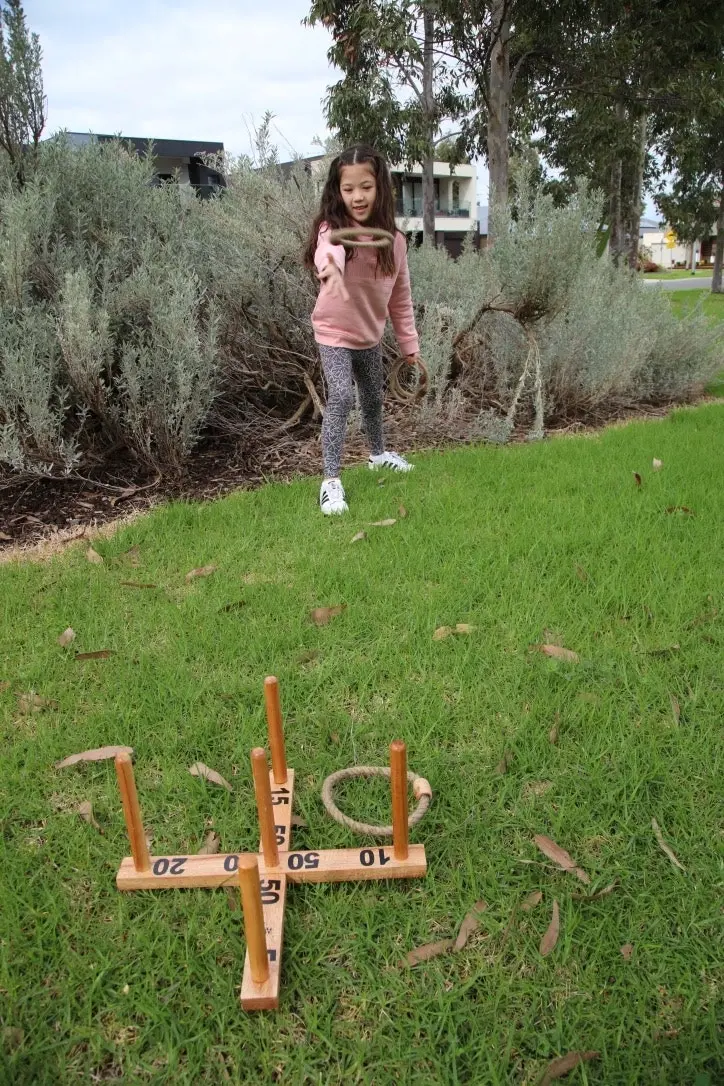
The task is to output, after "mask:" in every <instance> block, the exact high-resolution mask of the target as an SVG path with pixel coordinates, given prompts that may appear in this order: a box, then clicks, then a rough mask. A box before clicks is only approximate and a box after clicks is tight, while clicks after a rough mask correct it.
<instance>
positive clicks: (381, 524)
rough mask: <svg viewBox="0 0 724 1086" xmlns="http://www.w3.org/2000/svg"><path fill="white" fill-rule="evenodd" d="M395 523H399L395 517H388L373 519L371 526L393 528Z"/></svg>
mask: <svg viewBox="0 0 724 1086" xmlns="http://www.w3.org/2000/svg"><path fill="white" fill-rule="evenodd" d="M393 524H397V521H396V520H395V519H394V517H388V518H387V520H373V521H372V524H371V525H370V527H372V528H391V527H392V525H393Z"/></svg>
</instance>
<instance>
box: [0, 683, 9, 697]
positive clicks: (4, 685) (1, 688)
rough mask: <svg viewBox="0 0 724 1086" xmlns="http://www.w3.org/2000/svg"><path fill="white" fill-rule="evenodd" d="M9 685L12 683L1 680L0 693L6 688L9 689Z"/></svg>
mask: <svg viewBox="0 0 724 1086" xmlns="http://www.w3.org/2000/svg"><path fill="white" fill-rule="evenodd" d="M11 685H12V683H9V682H1V683H0V694H3V693H4V692H5V691H6V690H9V689H10V687H11Z"/></svg>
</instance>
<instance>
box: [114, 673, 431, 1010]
mask: <svg viewBox="0 0 724 1086" xmlns="http://www.w3.org/2000/svg"><path fill="white" fill-rule="evenodd" d="M264 696H265V702H266V713H267V725H268V735H269V748H270V750H271V763H272V768H271V770H269V769H268V766H267V760H266V752H265V751H264V749H263V748H262V747H256V748H255V749H254V750H252V752H251V765H252V773H253V778H254V791H255V793H256V806H257V815H258V818H259V829H260V832H261V841H260V845H259V853H258V855H257V854H255V853H237V852H230V853H223V854H218V855H215V856H199V855H192V856H149V854H148V846H147V844H146V838H145V834H144V832H143V821H142V818H141V809H140V806H139V803H138V795H137V793H136V785H135V781H134V777H133V766H132V764H131V759H130V756H129V755H128V754H119V755H118V756H117V757H116V772H117V774H118V783H119V786H120V790H121V799H122V801H123V813H124V815H125V819H126V828H127V830H128V836H129V839H130V843H131V856H129V857H126V858H125V859H124V860H122V861H121V866H120V867H119V869H118V874H117V876H116V885H117V887H118V889H119V890H159V889H169V888H172V887H189V886H195V887H209V888H213V887H217V886H229V885H232V884H234V883H237V882H238V885H239V887H240V890H241V898H242V907H243V913H244V929H245V932H246V943H247V952H246V959H245V961H244V974H243V979H242V984H241V1005H242V1007H243V1008H244V1010H274V1009H276V1008H277V1007H278V1006H279V983H280V974H281V960H282V940H283V933H284V908H285V905H286V896H287V882H288V881H289V882H349V881H352V880H356V879H361V880H370V879H409V878H419V877H421V876H423V875H425V874H426V872H427V860H426V858H425V847H424V845H411V844H409V841H408V803H407V754H406V749H405V744H404V743H403V742H401V741H400V740H395V741H394V742H393V743H391V744H390V767H391V786H392V828H393V840H392V847H389V846H384V847H382V848H380V847H379V846H375V847H374V848H370V847H367V848H361V849H358V848H340V849H320V850H318V851H314V850H312V849H308V850H304V851H299V852H295V851H292V849H291V836H292V807H293V803H294V770H293V769H289V768H287V763H286V755H285V749H284V733H283V729H282V717H281V707H280V702H279V684H278V682H277V680H276V679H275V678H274V677H273V676H270V677H269V678H267V679H266V680H265V682H264Z"/></svg>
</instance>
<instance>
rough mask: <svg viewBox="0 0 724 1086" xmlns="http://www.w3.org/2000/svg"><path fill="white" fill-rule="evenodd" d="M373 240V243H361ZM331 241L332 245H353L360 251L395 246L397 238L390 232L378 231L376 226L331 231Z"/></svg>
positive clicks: (351, 227)
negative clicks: (368, 239)
mask: <svg viewBox="0 0 724 1086" xmlns="http://www.w3.org/2000/svg"><path fill="white" fill-rule="evenodd" d="M361 238H372V241H361V240H360V239H361ZM329 240H330V242H331V243H332V245H352V246H355V247H356V248H358V249H384V248H386V247H387V246H388V245H393V244H394V241H395V238H394V235H393V234H391V233H390V232H389V230H378V229H377V227H375V226H350V227H345V228H344V229H343V230H331V231H330V234H329Z"/></svg>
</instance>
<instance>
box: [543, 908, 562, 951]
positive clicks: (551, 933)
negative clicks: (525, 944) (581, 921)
mask: <svg viewBox="0 0 724 1086" xmlns="http://www.w3.org/2000/svg"><path fill="white" fill-rule="evenodd" d="M560 930H561V919H560V913H559V912H558V902H557V901H556V900H555V898H554V900H553V915H552V916H551V922H550V924H549V925H548V929H547V931H546V933H545V935H544V936H543V938H542V939H541V941H540V946H539V947H538V949H539V951H540V953H541V956H542V957H543V958H547V957H548V955H549V954H550V952H551V951H552V950H553V949H554V947H555V945H556V943H557V942H558V935H559V934H560Z"/></svg>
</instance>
